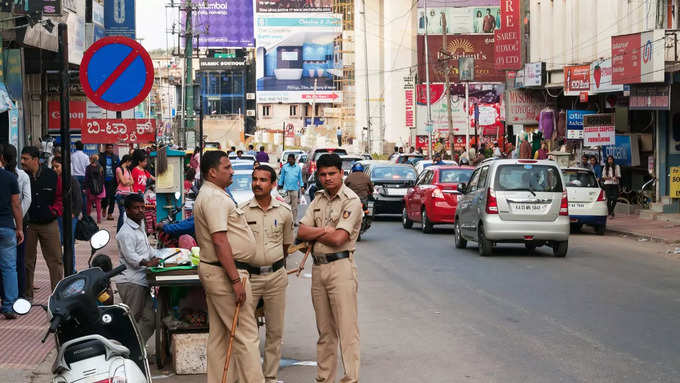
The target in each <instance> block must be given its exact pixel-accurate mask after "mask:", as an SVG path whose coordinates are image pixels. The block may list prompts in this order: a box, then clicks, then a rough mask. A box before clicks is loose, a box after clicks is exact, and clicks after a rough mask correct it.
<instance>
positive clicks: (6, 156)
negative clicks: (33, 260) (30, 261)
mask: <svg viewBox="0 0 680 383" xmlns="http://www.w3.org/2000/svg"><path fill="white" fill-rule="evenodd" d="M0 147H1V148H2V150H0V161H2V164H3V167H4V169H5V170H7V171H8V172H10V173H12V174H14V175H15V176H16V177H17V183H18V184H19V199H20V200H21V216H22V217H23V227H22V230H23V232H24V233H26V214H28V208H29V207H31V179H30V178H29V176H28V174H27V173H26V172H25V171H23V170H22V169H20V168H19V167H18V166H17V148H15V147H14V145H11V144H5V145H0ZM25 250H26V241H23V242H21V243H19V244H18V245H17V255H16V269H17V282H18V287H19V290H18V291H19V296H23V295H24V290H25V289H26V267H25V264H26V257H25Z"/></svg>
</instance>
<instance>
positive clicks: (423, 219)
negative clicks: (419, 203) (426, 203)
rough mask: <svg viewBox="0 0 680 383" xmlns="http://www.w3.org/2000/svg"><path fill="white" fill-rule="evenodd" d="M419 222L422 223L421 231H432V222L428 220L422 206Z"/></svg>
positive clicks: (427, 232) (428, 232) (426, 232)
mask: <svg viewBox="0 0 680 383" xmlns="http://www.w3.org/2000/svg"><path fill="white" fill-rule="evenodd" d="M420 223H421V224H422V229H423V233H425V234H430V233H432V222H430V219H429V218H427V211H425V208H424V207H423V211H422V213H421V216H420Z"/></svg>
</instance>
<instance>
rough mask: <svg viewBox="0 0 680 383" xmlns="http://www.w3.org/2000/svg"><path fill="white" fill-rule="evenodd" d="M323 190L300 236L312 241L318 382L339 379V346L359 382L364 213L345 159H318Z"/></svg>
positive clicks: (350, 379)
mask: <svg viewBox="0 0 680 383" xmlns="http://www.w3.org/2000/svg"><path fill="white" fill-rule="evenodd" d="M316 166H317V169H318V170H317V175H318V177H319V180H320V181H321V183H322V185H323V187H324V189H323V190H320V191H317V192H316V194H315V198H314V201H313V202H312V203H311V204H310V205H309V207H308V209H307V212H306V214H305V216H304V217H303V218H302V221H300V227H299V229H298V238H299V239H301V240H303V241H313V242H314V247H313V250H312V258H313V260H314V266H313V267H312V303H313V304H314V312H315V313H316V326H317V329H318V331H319V340H318V341H317V351H316V352H317V364H318V368H317V375H316V381H317V382H320V383H321V382H322V383H333V382H335V375H336V368H337V364H338V361H337V353H338V345H339V346H340V354H341V356H342V364H343V368H344V370H345V375H344V377H343V378H342V380H341V382H342V383H354V382H358V381H359V327H358V323H357V291H358V280H357V268H356V265H355V263H354V250H355V243H356V240H357V237H358V236H359V229H360V228H361V219H362V217H363V211H362V209H361V201H360V200H359V197H357V195H356V194H355V193H354V192H353V191H352V190H351V189H350V188H348V187H347V186H345V185H343V183H342V160H341V159H340V157H339V156H338V155H337V154H324V155H322V156H321V158H319V160H318V161H317V162H316Z"/></svg>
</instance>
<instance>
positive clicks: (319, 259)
mask: <svg viewBox="0 0 680 383" xmlns="http://www.w3.org/2000/svg"><path fill="white" fill-rule="evenodd" d="M314 260H315V261H316V263H317V264H318V265H326V264H328V258H326V256H325V255H315V256H314Z"/></svg>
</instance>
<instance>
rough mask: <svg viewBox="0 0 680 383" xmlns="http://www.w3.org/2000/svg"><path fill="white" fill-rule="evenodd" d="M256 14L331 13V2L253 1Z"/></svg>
mask: <svg viewBox="0 0 680 383" xmlns="http://www.w3.org/2000/svg"><path fill="white" fill-rule="evenodd" d="M255 3H256V4H257V12H258V13H279V12H331V11H332V7H333V0H305V1H287V0H255Z"/></svg>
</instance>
